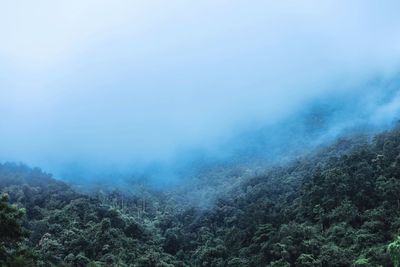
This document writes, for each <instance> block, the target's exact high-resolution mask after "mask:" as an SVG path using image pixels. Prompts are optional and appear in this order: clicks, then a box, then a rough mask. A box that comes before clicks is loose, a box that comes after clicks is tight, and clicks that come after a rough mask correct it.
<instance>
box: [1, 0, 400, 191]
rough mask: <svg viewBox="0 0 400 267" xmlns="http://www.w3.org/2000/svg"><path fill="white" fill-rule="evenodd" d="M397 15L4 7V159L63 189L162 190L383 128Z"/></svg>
mask: <svg viewBox="0 0 400 267" xmlns="http://www.w3.org/2000/svg"><path fill="white" fill-rule="evenodd" d="M399 8H400V3H399V2H398V1H385V2H384V3H382V2H380V3H378V2H376V1H372V0H371V1H307V0H302V1H281V3H276V2H275V1H274V2H273V1H253V2H252V3H251V4H250V3H249V2H248V1H208V0H206V1H201V2H198V3H189V2H187V1H168V2H165V1H156V0H154V1H124V0H119V1H112V2H111V1H94V0H88V1H85V2H82V1H77V0H73V1H68V2H65V3H60V2H54V1H49V0H42V1H35V2H32V1H3V2H2V3H0V34H1V39H2V42H1V43H0V129H1V131H0V160H1V161H14V162H24V163H27V164H29V165H33V166H40V167H41V168H43V169H44V170H46V171H49V172H52V173H54V175H55V176H56V177H58V178H61V179H67V180H73V179H82V178H85V179H92V180H91V181H93V179H94V181H96V179H100V177H102V179H110V180H113V179H114V178H115V176H120V175H121V176H123V175H127V173H129V174H136V175H139V176H140V175H143V176H146V175H148V174H149V173H152V174H154V175H153V176H155V177H157V179H158V180H157V181H159V182H160V183H162V182H163V181H164V180H168V179H172V178H171V177H176V176H177V175H179V173H180V171H181V170H182V169H183V168H185V169H188V168H189V169H190V168H194V167H196V166H197V165H198V164H199V162H202V163H204V162H219V161H221V160H222V161H223V160H232V159H235V160H238V159H239V160H240V159H244V160H246V159H247V160H248V159H254V158H258V157H259V158H262V159H265V160H269V159H271V158H276V157H277V155H282V153H284V152H285V151H286V152H287V151H288V150H291V151H294V150H295V148H296V149H302V148H305V147H311V146H312V145H317V144H321V143H324V142H329V141H330V140H332V139H334V138H336V137H338V136H340V135H342V134H344V133H346V132H348V131H353V130H355V129H360V128H362V129H369V130H371V129H384V128H385V127H390V126H391V125H393V122H394V121H396V120H397V119H398V117H397V116H398V115H399V111H400V96H399V94H398V89H399V87H398V85H399V83H400V79H399V76H398V70H399V68H398V67H399V59H400V32H399V29H400V18H399V16H398V14H397V12H396V11H397V10H399ZM282 148H284V149H282ZM140 177H141V176H140Z"/></svg>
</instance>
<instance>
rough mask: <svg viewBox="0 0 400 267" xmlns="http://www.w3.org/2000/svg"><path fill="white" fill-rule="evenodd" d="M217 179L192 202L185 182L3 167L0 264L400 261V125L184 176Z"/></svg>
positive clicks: (0, 180)
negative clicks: (79, 177) (105, 181)
mask: <svg viewBox="0 0 400 267" xmlns="http://www.w3.org/2000/svg"><path fill="white" fill-rule="evenodd" d="M218 177H219V178H220V181H221V183H222V184H224V183H225V184H231V185H232V184H233V185H232V186H230V187H225V188H226V190H225V191H221V192H217V193H215V192H213V194H212V195H213V196H217V197H216V198H215V199H213V201H212V202H211V203H207V205H201V203H197V205H194V204H193V203H194V202H195V200H196V198H194V199H193V198H192V199H190V196H193V195H192V194H191V193H190V187H189V186H186V188H184V189H182V188H181V189H179V190H178V189H177V190H175V191H173V190H169V191H162V192H161V191H155V190H152V189H143V190H142V191H141V193H140V194H122V193H120V192H106V193H104V192H98V193H96V194H92V195H85V194H81V193H78V192H76V191H75V190H73V189H72V187H70V186H69V185H67V184H65V183H63V182H60V181H56V180H54V179H52V178H51V176H49V175H47V174H45V173H43V172H42V171H40V170H39V169H30V168H28V167H25V166H23V165H15V164H3V165H0V190H1V192H3V193H7V194H8V196H7V197H3V198H2V201H1V206H0V216H1V217H0V218H1V222H0V223H1V227H2V228H1V231H0V234H1V239H0V241H1V243H0V244H1V247H0V263H1V265H2V266H220V267H223V266H229V267H234V266H237V267H239V266H240V267H242V266H254V267H258V266H327V267H329V266H399V257H400V241H396V239H397V235H398V234H399V233H400V130H399V129H398V128H396V129H393V130H391V131H388V132H384V133H382V134H379V135H377V136H375V137H374V138H370V137H357V138H356V137H352V138H347V139H341V140H339V141H337V143H336V144H334V145H332V146H329V147H326V148H323V149H321V150H319V151H318V152H316V153H312V154H310V155H308V156H303V157H299V158H298V159H296V160H293V161H291V162H290V163H286V164H284V165H281V166H273V167H268V168H266V169H265V170H263V171H262V172H261V174H259V175H244V173H243V172H240V171H239V172H235V171H232V169H229V168H228V167H227V168H221V169H219V170H218V171H216V172H215V173H214V174H213V175H212V176H210V173H209V172H208V173H205V174H203V175H199V176H198V177H197V178H196V179H197V181H196V180H194V181H193V183H194V184H195V185H196V192H197V193H198V192H200V191H201V190H204V191H205V192H203V193H204V194H205V195H207V194H208V192H206V190H210V188H209V187H206V186H203V187H202V185H207V184H209V183H211V182H212V181H215V179H217V178H218ZM137 192H138V191H137ZM185 199H190V201H185ZM199 199H201V198H199ZM7 201H9V202H11V203H15V204H16V205H17V206H10V205H9V204H7ZM20 208H24V209H25V212H24V211H23V210H21V209H20ZM23 212H24V215H23ZM25 229H26V230H27V233H25ZM389 244H390V245H389Z"/></svg>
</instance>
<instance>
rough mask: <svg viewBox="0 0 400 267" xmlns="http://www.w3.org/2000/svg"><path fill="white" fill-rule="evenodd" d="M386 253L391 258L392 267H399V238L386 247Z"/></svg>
mask: <svg viewBox="0 0 400 267" xmlns="http://www.w3.org/2000/svg"><path fill="white" fill-rule="evenodd" d="M388 252H389V254H390V257H391V258H392V261H393V264H394V267H400V237H398V238H397V240H396V241H394V242H392V243H390V244H389V246H388Z"/></svg>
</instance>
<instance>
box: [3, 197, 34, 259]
mask: <svg viewBox="0 0 400 267" xmlns="http://www.w3.org/2000/svg"><path fill="white" fill-rule="evenodd" d="M24 213H25V210H24V209H19V208H17V207H16V206H15V205H10V204H9V203H8V195H7V194H3V195H1V197H0V265H1V266H28V265H29V263H31V260H32V259H31V258H32V256H31V255H30V252H29V251H26V250H25V249H23V248H22V246H20V244H19V242H20V241H22V240H23V238H24V237H26V234H27V233H26V231H25V230H24V229H23V228H22V226H21V218H22V217H23V216H24ZM27 264H28V265H27Z"/></svg>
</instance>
